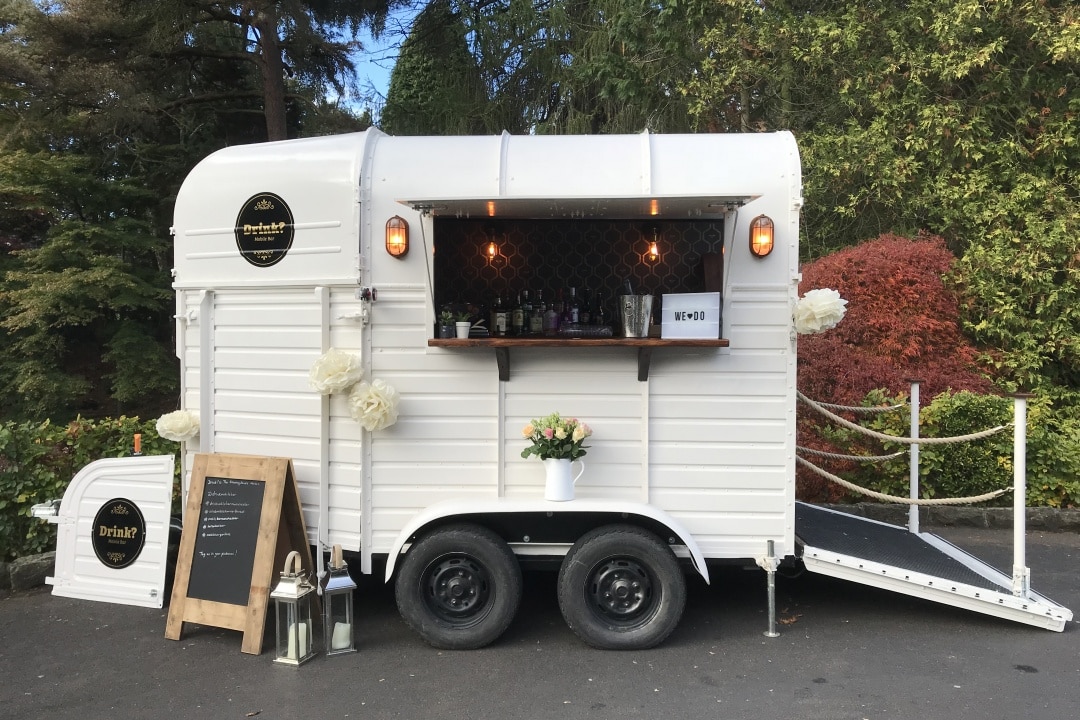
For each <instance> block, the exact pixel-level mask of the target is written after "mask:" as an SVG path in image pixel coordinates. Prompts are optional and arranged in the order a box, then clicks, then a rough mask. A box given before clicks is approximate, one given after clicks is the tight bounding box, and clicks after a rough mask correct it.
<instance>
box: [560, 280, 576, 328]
mask: <svg viewBox="0 0 1080 720" xmlns="http://www.w3.org/2000/svg"><path fill="white" fill-rule="evenodd" d="M573 304H574V288H570V298H569V299H568V300H567V301H566V302H564V303H563V311H562V316H561V317H560V318H559V322H560V324H562V325H569V324H570V323H571V322H573V321H572V320H571V319H570V307H571V306H572V305H573Z"/></svg>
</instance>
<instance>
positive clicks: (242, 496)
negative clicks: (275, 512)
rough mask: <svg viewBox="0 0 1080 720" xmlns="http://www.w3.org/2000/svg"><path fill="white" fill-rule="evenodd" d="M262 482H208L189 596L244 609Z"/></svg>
mask: <svg viewBox="0 0 1080 720" xmlns="http://www.w3.org/2000/svg"><path fill="white" fill-rule="evenodd" d="M265 486H266V483H264V482H262V481H258V480H237V479H234V478H218V477H208V478H206V485H205V488H204V490H203V501H202V509H201V512H200V514H199V524H198V530H197V533H198V534H197V536H196V538H195V550H194V553H193V554H192V563H191V579H190V581H189V584H188V597H193V598H199V599H202V600H212V601H214V602H223V603H230V604H232V605H246V604H247V602H248V595H249V593H250V592H251V570H252V562H253V558H254V556H255V546H256V544H257V540H258V534H259V519H260V516H261V514H262V503H263V489H264V488H265Z"/></svg>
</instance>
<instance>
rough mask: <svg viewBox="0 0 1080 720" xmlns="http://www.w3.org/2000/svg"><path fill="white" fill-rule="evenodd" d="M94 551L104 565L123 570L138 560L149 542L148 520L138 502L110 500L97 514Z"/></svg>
mask: <svg viewBox="0 0 1080 720" xmlns="http://www.w3.org/2000/svg"><path fill="white" fill-rule="evenodd" d="M92 540H93V545H94V554H95V555H97V557H98V560H100V561H101V562H102V563H103V564H104V565H107V566H108V567H111V568H115V569H117V570H119V569H120V568H126V567H127V566H128V565H130V564H131V563H133V562H135V560H136V558H138V557H139V553H141V552H142V549H143V545H145V544H146V522H145V521H144V520H143V516H142V513H141V512H140V511H139V508H138V507H137V506H136V505H135V503H133V502H131V501H130V500H125V499H124V498H116V499H114V500H110V501H109V502H107V503H105V504H104V505H102V506H101V509H100V510H98V512H97V515H95V516H94V530H93V533H92Z"/></svg>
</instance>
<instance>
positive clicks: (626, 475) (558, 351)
mask: <svg viewBox="0 0 1080 720" xmlns="http://www.w3.org/2000/svg"><path fill="white" fill-rule="evenodd" d="M646 391H647V386H646V385H645V384H644V383H640V382H638V380H637V350H635V349H633V348H580V349H574V348H520V349H518V348H514V349H512V350H511V351H510V382H509V383H507V384H506V388H505V392H506V420H505V423H506V428H505V437H506V447H505V452H506V480H505V495H506V496H507V497H534V498H538V499H539V498H541V497H542V496H543V494H544V466H543V463H542V462H541V461H540V460H539V459H538V458H536V457H535V456H533V457H530V458H528V459H527V460H526V459H522V458H521V451H522V450H523V449H525V445H526V442H525V440H524V438H523V437H522V434H521V429H522V428H523V427H524V426H525V424H526V423H528V422H529V421H530V420H531V419H533V418H539V417H542V416H544V415H549V414H551V413H553V412H558V413H559V414H560V415H562V416H563V417H576V418H578V419H580V420H582V421H583V422H585V423H586V424H588V425H589V426H590V427H592V428H593V435H592V437H590V438H589V439H588V440H587V441H586V443H585V444H586V445H587V446H588V447H589V449H588V452H587V454H586V455H585V457H584V458H583V460H584V462H585V472H584V474H583V475H582V477H581V479H580V480H579V481H578V483H577V485H576V487H575V497H579V498H619V499H623V500H635V501H640V500H644V498H645V472H644V463H645V452H644V449H645V445H644V443H645V439H646V435H645V432H646V427H645V424H646V423H645V420H644V413H645V395H644V393H645V392H646ZM573 471H574V472H575V473H576V472H577V468H576V467H575V468H574V469H573Z"/></svg>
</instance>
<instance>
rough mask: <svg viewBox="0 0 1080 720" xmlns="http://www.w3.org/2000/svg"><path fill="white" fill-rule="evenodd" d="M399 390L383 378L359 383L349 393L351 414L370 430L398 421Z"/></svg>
mask: <svg viewBox="0 0 1080 720" xmlns="http://www.w3.org/2000/svg"><path fill="white" fill-rule="evenodd" d="M398 398H399V395H398V391H397V390H395V389H394V387H393V386H392V385H388V384H387V383H385V382H383V381H382V380H375V381H373V382H371V383H370V384H369V383H366V382H362V383H358V384H357V385H356V386H355V387H354V388H353V389H352V392H350V393H349V399H348V405H349V414H350V415H352V418H353V420H356V421H357V422H358V423H360V424H361V425H363V426H364V429H365V430H367V431H368V432H373V431H375V430H382V429H383V428H388V427H390V426H391V425H393V424H394V423H396V422H397V416H398V409H397V406H398Z"/></svg>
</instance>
